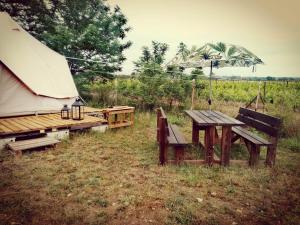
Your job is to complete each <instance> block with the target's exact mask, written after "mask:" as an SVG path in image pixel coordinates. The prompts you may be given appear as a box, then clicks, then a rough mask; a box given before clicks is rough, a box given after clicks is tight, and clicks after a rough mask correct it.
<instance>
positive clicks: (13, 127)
mask: <svg viewBox="0 0 300 225" xmlns="http://www.w3.org/2000/svg"><path fill="white" fill-rule="evenodd" d="M2 124H4V126H6V127H9V129H11V130H12V131H13V132H19V131H22V130H24V129H25V130H28V129H27V128H26V127H23V128H20V127H19V126H15V125H14V123H10V122H9V120H3V121H2Z"/></svg>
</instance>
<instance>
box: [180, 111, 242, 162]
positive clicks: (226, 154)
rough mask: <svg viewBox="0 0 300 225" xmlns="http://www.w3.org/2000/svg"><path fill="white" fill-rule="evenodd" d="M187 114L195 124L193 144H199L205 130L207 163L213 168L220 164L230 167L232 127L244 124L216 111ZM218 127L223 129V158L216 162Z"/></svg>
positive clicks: (189, 112)
mask: <svg viewBox="0 0 300 225" xmlns="http://www.w3.org/2000/svg"><path fill="white" fill-rule="evenodd" d="M185 112H186V114H187V115H188V116H189V117H191V119H192V122H193V130H192V142H193V144H196V145H198V144H199V131H200V130H204V131H205V135H204V148H205V163H206V164H208V165H209V166H211V165H212V164H213V163H214V162H220V163H221V165H223V166H228V165H229V160H230V148H231V136H232V132H231V128H232V126H243V125H245V124H244V123H243V122H241V121H239V120H236V119H234V118H232V117H230V116H227V115H226V114H224V113H221V112H219V111H215V110H186V111H185ZM217 126H221V127H222V137H221V158H220V161H217V160H214V144H215V143H216V141H217V139H218V133H217V129H216V127H217Z"/></svg>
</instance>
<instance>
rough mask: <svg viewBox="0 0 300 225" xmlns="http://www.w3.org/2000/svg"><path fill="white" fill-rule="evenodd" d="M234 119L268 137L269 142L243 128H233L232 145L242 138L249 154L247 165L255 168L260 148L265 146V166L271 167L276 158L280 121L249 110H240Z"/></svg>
mask: <svg viewBox="0 0 300 225" xmlns="http://www.w3.org/2000/svg"><path fill="white" fill-rule="evenodd" d="M236 119H238V120H240V121H242V122H244V123H245V124H246V125H247V126H248V127H252V128H255V129H256V130H258V131H260V132H263V133H265V134H267V135H268V136H269V140H265V139H264V138H261V137H260V136H258V135H257V134H255V133H253V132H250V131H249V130H248V129H246V128H243V127H233V128H232V132H233V137H232V140H231V141H232V143H233V142H235V141H236V140H238V139H240V138H242V139H243V140H244V142H245V144H246V146H247V149H248V151H249V154H250V158H249V165H250V166H255V165H256V164H257V163H258V161H259V154H260V147H261V146H267V156H266V161H265V163H266V165H268V166H273V165H274V163H275V158H276V147H277V141H278V134H279V130H280V127H281V123H282V121H281V119H279V118H276V117H273V116H269V115H266V114H263V113H259V112H256V111H253V110H250V109H246V108H240V110H239V114H238V116H237V117H236Z"/></svg>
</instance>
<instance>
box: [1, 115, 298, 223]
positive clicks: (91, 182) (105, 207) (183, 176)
mask: <svg viewBox="0 0 300 225" xmlns="http://www.w3.org/2000/svg"><path fill="white" fill-rule="evenodd" d="M167 114H168V116H169V114H170V113H167ZM170 120H171V121H174V122H176V123H177V124H179V125H180V129H181V130H182V131H183V132H184V135H185V136H186V138H187V139H188V140H190V138H191V123H190V121H189V119H188V118H187V117H185V116H183V115H181V116H179V117H178V118H177V116H175V115H170ZM155 129H156V118H155V115H154V114H152V113H137V114H136V118H135V125H134V127H128V128H121V129H117V130H109V131H107V132H106V133H96V132H89V133H81V134H74V135H72V137H71V138H70V140H65V141H63V142H62V143H61V144H59V145H58V147H57V148H56V149H53V150H48V151H34V152H31V153H26V154H24V155H23V157H22V158H21V159H20V160H17V159H14V158H13V157H12V156H10V155H9V154H8V153H7V152H6V151H3V152H1V155H0V159H1V162H0V224H14V223H15V224H62V225H63V224H131V223H134V224H225V225H227V224H230V225H231V224H233V223H237V224H250V225H251V224H278V223H279V224H299V222H300V217H299V215H300V214H299V209H300V204H299V202H300V199H299V188H300V185H299V184H300V176H299V175H300V168H299V162H300V155H299V151H297V150H295V149H294V148H293V146H294V144H291V143H290V142H292V143H298V141H299V139H297V138H295V139H291V140H292V141H291V140H287V139H282V140H281V141H280V144H279V149H278V154H277V163H276V166H275V167H274V168H272V169H270V168H265V167H264V166H263V165H260V166H258V168H256V169H250V168H248V167H247V166H241V165H231V166H230V167H229V168H222V167H219V166H217V165H215V166H213V167H212V168H207V167H206V166H180V167H178V166H164V167H162V166H159V165H158V149H157V145H156V142H155V138H156V133H155ZM202 136H203V134H202ZM295 146H298V144H295ZM263 154H265V152H264V151H263V152H262V156H263ZM170 157H173V154H172V153H171V152H170ZM186 157H187V158H201V157H203V154H202V153H201V151H199V149H197V148H195V147H191V148H189V149H188V150H187V154H186ZM231 157H232V158H235V159H247V152H246V150H245V149H244V148H243V147H241V146H238V145H237V146H234V151H233V153H232V156H231ZM262 158H264V156H263V157H262ZM197 199H202V201H200V202H199V201H198V200H197Z"/></svg>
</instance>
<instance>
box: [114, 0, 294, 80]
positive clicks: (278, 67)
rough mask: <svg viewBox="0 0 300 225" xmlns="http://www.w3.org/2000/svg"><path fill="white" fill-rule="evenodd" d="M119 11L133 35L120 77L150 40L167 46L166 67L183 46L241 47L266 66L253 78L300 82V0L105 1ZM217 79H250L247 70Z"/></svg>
mask: <svg viewBox="0 0 300 225" xmlns="http://www.w3.org/2000/svg"><path fill="white" fill-rule="evenodd" d="M108 3H109V4H110V5H111V6H114V5H116V4H117V5H119V6H120V8H121V9H122V12H123V13H124V14H125V15H126V17H127V18H128V25H129V26H130V27H132V30H131V31H130V32H129V33H128V35H127V39H128V40H131V41H132V42H133V45H132V46H131V47H130V49H128V50H127V51H126V52H125V55H126V57H127V60H126V62H124V64H123V72H122V73H123V74H130V73H131V72H132V70H133V68H134V66H133V61H136V60H137V59H138V58H139V56H140V55H141V49H142V46H150V45H151V41H152V40H156V41H160V42H165V43H167V44H168V45H169V51H168V54H167V57H166V59H167V61H168V60H170V59H171V58H172V57H173V56H174V55H175V53H176V50H177V46H178V44H179V43H180V42H184V43H185V44H187V45H188V46H189V47H191V46H192V45H197V46H201V45H203V44H204V43H206V42H214V43H215V42H219V41H222V42H227V43H232V44H237V45H242V46H244V47H246V48H247V49H249V50H250V51H252V52H254V53H255V54H256V55H257V56H258V57H260V58H261V59H262V60H263V61H264V62H265V65H260V66H258V68H257V72H255V73H254V75H256V76H297V77H300V0H251V1H249V0H214V1H212V0H182V1H179V0H108ZM215 74H217V75H251V74H253V73H252V71H251V69H249V68H243V69H240V68H223V69H218V70H217V69H216V70H215Z"/></svg>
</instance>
